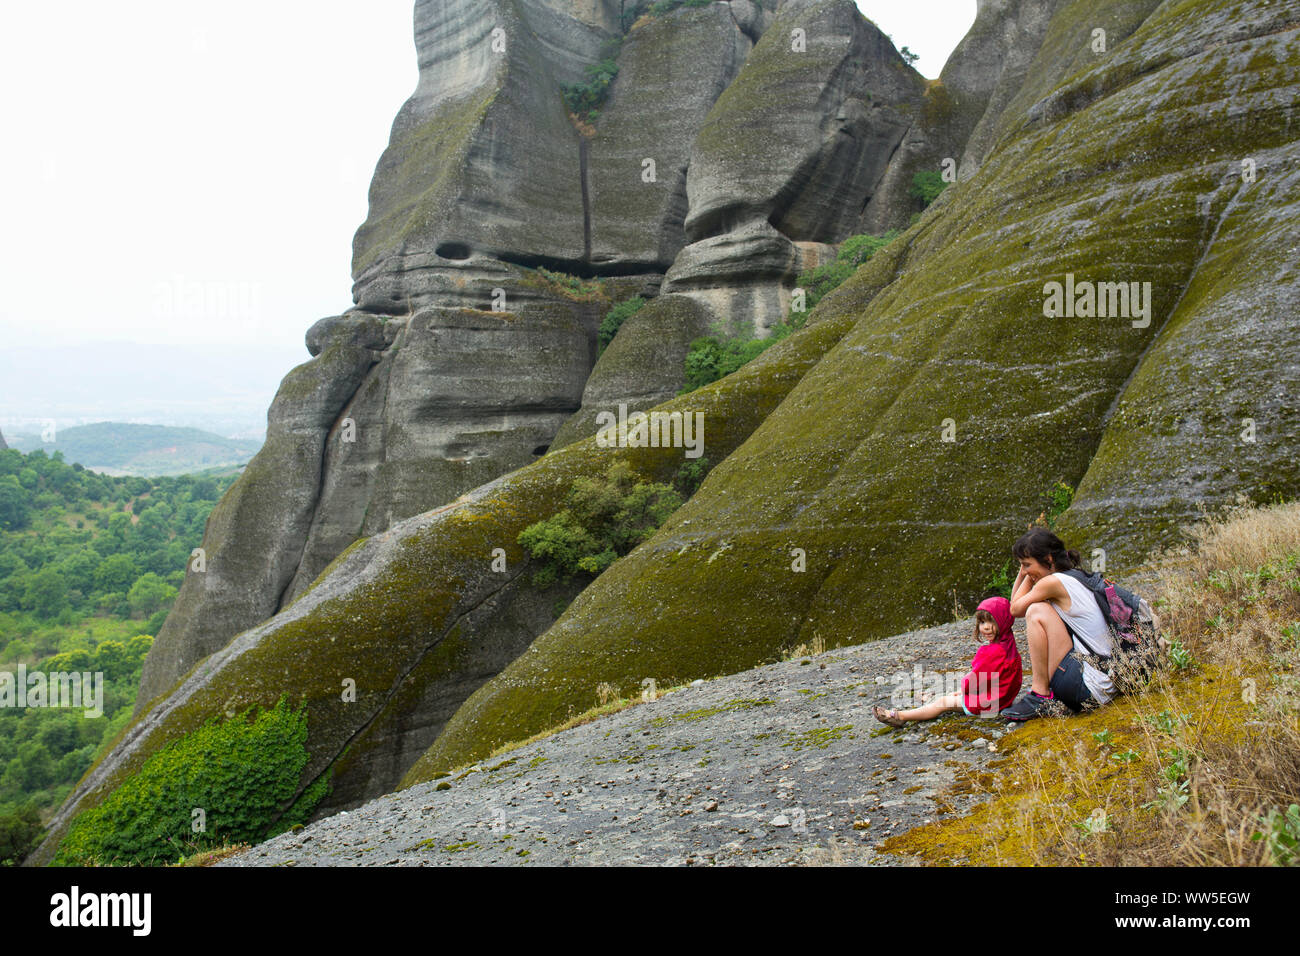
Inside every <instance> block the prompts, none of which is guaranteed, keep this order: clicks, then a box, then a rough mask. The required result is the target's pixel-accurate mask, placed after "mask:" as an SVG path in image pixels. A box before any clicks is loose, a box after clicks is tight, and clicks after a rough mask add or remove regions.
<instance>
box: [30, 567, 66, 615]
mask: <svg viewBox="0 0 1300 956" xmlns="http://www.w3.org/2000/svg"><path fill="white" fill-rule="evenodd" d="M23 603H24V604H25V605H27V607H29V608H31V610H32V612H33V613H35V615H36V616H37V617H39V618H43V619H45V620H49V619H50V618H53V617H57V616H58V614H59V612H60V611H62V610H63V609H64V608H66V607H67V606H68V585H67V582H66V581H64V580H63V575H62V574H60V573H59V572H58V571H57V570H55V569H54V568H42V569H41V570H39V571H37V572H36V573H35V574H33V575H32V576H31V578H30V579H29V580H28V584H27V593H26V595H25V596H24V599H23Z"/></svg>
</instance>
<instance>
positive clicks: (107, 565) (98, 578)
mask: <svg viewBox="0 0 1300 956" xmlns="http://www.w3.org/2000/svg"><path fill="white" fill-rule="evenodd" d="M114 517H116V515H114ZM139 575H140V569H139V567H137V566H136V563H135V559H134V558H132V557H131V556H130V555H129V554H114V555H111V556H109V557H107V558H105V559H104V560H103V562H102V563H101V564H100V565H99V567H98V568H96V569H95V587H97V588H99V590H101V591H113V592H116V591H126V590H127V589H128V588H130V587H131V585H132V583H134V581H135V579H136V578H137V577H139Z"/></svg>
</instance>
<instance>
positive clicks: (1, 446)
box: [0, 432, 9, 451]
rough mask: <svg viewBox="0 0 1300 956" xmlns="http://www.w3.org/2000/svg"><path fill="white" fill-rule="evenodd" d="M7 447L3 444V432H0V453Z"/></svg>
mask: <svg viewBox="0 0 1300 956" xmlns="http://www.w3.org/2000/svg"><path fill="white" fill-rule="evenodd" d="M8 447H9V445H8V444H6V443H5V436H4V432H0V451H4V450H5V449H6V448H8Z"/></svg>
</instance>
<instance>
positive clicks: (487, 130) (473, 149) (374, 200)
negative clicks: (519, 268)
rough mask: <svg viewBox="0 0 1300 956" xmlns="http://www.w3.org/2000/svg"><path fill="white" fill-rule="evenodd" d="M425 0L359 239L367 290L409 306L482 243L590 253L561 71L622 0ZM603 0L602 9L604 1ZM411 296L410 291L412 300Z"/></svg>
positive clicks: (527, 251) (361, 289)
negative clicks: (411, 86)
mask: <svg viewBox="0 0 1300 956" xmlns="http://www.w3.org/2000/svg"><path fill="white" fill-rule="evenodd" d="M569 6H571V5H569V4H560V3H541V2H532V3H516V2H513V0H419V2H418V3H417V4H416V8H415V40H416V51H417V53H418V56H419V62H420V80H419V85H418V87H417V89H416V91H415V94H414V95H413V96H412V97H411V98H410V99H409V100H408V101H407V102H406V104H405V105H404V106H403V107H402V109H401V111H400V112H399V113H398V116H397V119H396V120H395V121H394V123H393V132H392V137H391V140H390V143H389V146H388V149H387V150H386V151H385V152H384V155H383V156H382V157H381V158H380V161H379V166H378V168H377V169H376V171H375V177H374V180H373V181H372V183H371V187H370V215H369V217H368V218H367V220H366V222H365V224H364V225H363V226H362V227H361V229H360V230H358V232H357V235H356V238H355V240H354V242H353V278H354V280H355V285H354V288H353V297H354V299H355V300H356V302H357V304H358V306H360V307H361V308H362V309H364V310H366V311H371V312H380V313H384V312H387V313H395V312H404V311H409V310H411V309H414V308H419V307H422V306H424V305H430V304H445V303H438V302H437V292H438V289H439V285H440V283H441V282H442V281H444V280H443V277H442V276H440V275H439V273H440V272H445V271H446V270H447V269H452V270H454V269H455V268H456V266H455V264H456V263H457V262H460V261H463V260H465V259H466V258H468V257H469V255H470V254H471V253H472V252H477V253H480V254H485V255H489V256H491V257H494V258H498V259H507V260H510V261H515V262H520V261H530V262H536V261H539V260H546V261H550V262H552V263H554V262H557V261H567V262H578V261H581V260H582V257H583V250H584V243H585V240H584V233H585V217H584V204H583V189H582V182H581V167H580V162H579V135H578V130H577V129H576V128H575V127H574V125H573V124H572V123H571V122H570V121H569V119H568V117H567V115H566V112H565V107H564V103H563V100H562V98H561V97H560V95H559V89H560V85H561V84H564V83H576V82H578V81H579V80H580V79H581V78H582V68H583V66H584V65H585V64H587V63H591V62H594V61H595V60H596V58H597V54H598V51H599V47H600V44H601V42H602V41H603V40H605V39H607V38H608V37H609V36H610V35H611V33H612V30H611V26H612V24H608V23H607V22H606V21H607V20H608V17H607V15H606V14H605V11H606V10H609V9H610V8H611V7H612V4H599V5H597V4H592V3H584V4H580V5H578V6H579V7H581V8H582V9H583V10H585V11H586V12H587V14H588V15H589V16H591V18H592V19H593V20H595V21H596V23H594V24H593V23H585V22H583V21H582V20H580V19H578V18H577V17H575V16H566V15H565V14H564V13H563V12H562V9H563V8H567V7H569ZM597 11H599V12H600V15H595V14H596V12H597ZM408 303H409V304H408Z"/></svg>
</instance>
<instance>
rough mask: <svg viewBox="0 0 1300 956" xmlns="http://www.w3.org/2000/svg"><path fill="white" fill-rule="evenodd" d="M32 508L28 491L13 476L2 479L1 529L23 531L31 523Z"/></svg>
mask: <svg viewBox="0 0 1300 956" xmlns="http://www.w3.org/2000/svg"><path fill="white" fill-rule="evenodd" d="M31 519H32V506H31V500H30V498H29V497H28V494H27V490H26V489H25V488H23V486H22V484H20V483H19V481H18V479H17V478H15V477H14V476H13V475H5V476H4V477H3V478H0V529H3V530H5V531H21V530H22V529H23V528H26V527H27V525H28V524H30V523H31Z"/></svg>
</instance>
